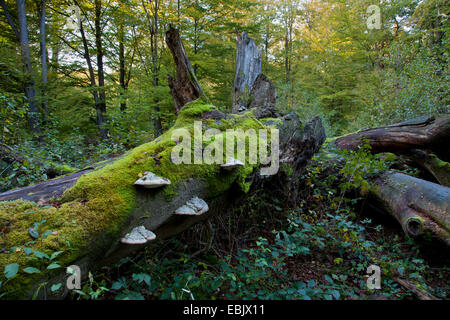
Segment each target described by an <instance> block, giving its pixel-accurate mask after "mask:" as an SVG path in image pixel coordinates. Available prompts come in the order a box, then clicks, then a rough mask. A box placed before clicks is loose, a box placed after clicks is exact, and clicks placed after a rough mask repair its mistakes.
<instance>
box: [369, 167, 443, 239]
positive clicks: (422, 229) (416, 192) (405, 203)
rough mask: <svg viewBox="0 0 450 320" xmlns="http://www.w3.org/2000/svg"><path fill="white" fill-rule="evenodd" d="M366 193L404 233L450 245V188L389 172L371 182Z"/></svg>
mask: <svg viewBox="0 0 450 320" xmlns="http://www.w3.org/2000/svg"><path fill="white" fill-rule="evenodd" d="M369 192H370V195H371V196H372V197H374V198H375V199H376V202H378V203H380V204H381V206H382V207H383V208H384V209H385V210H386V211H387V212H388V213H390V214H391V215H392V216H393V217H394V218H395V219H397V221H398V222H399V223H400V224H401V226H402V228H403V230H404V231H405V233H406V234H408V235H410V236H412V237H418V236H421V235H424V234H430V235H432V236H433V237H435V238H437V239H439V240H441V241H442V242H444V243H445V244H447V245H450V188H448V187H445V186H441V185H439V184H435V183H432V182H429V181H425V180H421V179H418V178H414V177H411V176H408V175H405V174H402V173H390V174H385V175H383V176H381V177H379V178H376V179H375V180H373V181H372V186H371V188H370V191H369Z"/></svg>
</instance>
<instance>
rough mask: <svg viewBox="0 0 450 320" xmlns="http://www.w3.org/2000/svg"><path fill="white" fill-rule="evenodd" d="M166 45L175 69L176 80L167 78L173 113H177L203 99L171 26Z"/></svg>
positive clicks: (189, 63) (177, 37) (190, 66)
mask: <svg viewBox="0 0 450 320" xmlns="http://www.w3.org/2000/svg"><path fill="white" fill-rule="evenodd" d="M166 43H167V46H168V47H169V49H170V51H171V52H172V56H173V59H174V61H175V64H176V67H177V75H176V78H175V79H174V78H172V77H171V76H170V75H168V76H167V78H168V81H169V87H170V92H171V94H172V97H173V100H174V103H175V111H176V113H178V112H179V111H180V109H181V108H182V107H183V106H184V105H186V104H187V103H189V102H191V101H194V100H196V99H198V98H200V97H204V93H203V90H202V88H201V86H200V83H199V82H198V80H197V76H196V75H195V72H194V69H193V68H192V65H191V62H190V60H189V58H188V56H187V54H186V50H185V49H184V46H183V43H182V42H181V38H180V33H179V31H178V30H177V29H175V28H173V27H172V25H170V26H169V30H168V31H167V32H166Z"/></svg>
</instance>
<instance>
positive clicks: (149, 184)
mask: <svg viewBox="0 0 450 320" xmlns="http://www.w3.org/2000/svg"><path fill="white" fill-rule="evenodd" d="M134 184H135V185H137V186H142V187H145V188H148V189H154V188H159V187H164V186H167V185H169V184H170V180H169V179H166V178H161V177H159V176H157V175H156V174H154V173H153V172H145V173H144V176H143V177H142V178H140V179H138V180H137V181H136V182H135V183H134Z"/></svg>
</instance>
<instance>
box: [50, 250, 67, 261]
mask: <svg viewBox="0 0 450 320" xmlns="http://www.w3.org/2000/svg"><path fill="white" fill-rule="evenodd" d="M63 252H64V251H56V252H53V253H52V255H51V257H50V260H54V259H55V258H56V257H57V256H59V255H60V254H61V253H63Z"/></svg>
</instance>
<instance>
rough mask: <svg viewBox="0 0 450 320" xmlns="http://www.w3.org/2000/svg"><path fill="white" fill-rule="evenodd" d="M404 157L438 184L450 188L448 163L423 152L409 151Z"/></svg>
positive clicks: (449, 165) (449, 164) (449, 167)
mask: <svg viewBox="0 0 450 320" xmlns="http://www.w3.org/2000/svg"><path fill="white" fill-rule="evenodd" d="M406 156H407V157H408V158H409V159H410V160H412V161H413V162H414V163H415V164H416V165H417V166H419V167H420V168H422V169H423V170H425V171H427V172H428V173H429V174H431V175H432V176H433V177H434V178H435V179H436V181H438V182H439V184H442V185H443V186H446V187H449V188H450V163H448V162H445V161H443V160H441V159H439V158H438V157H437V156H436V155H434V154H432V153H429V152H426V151H424V150H417V149H416V150H411V152H409V153H408V154H406Z"/></svg>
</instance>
